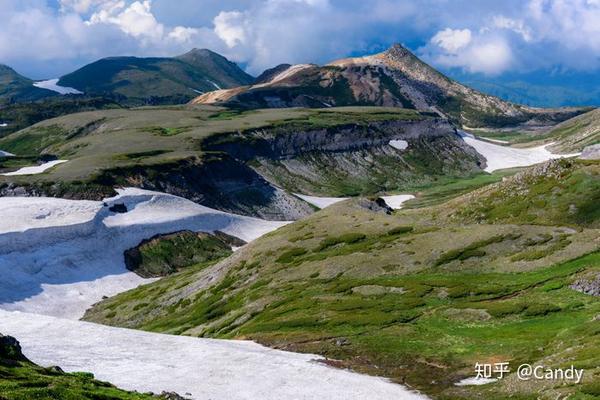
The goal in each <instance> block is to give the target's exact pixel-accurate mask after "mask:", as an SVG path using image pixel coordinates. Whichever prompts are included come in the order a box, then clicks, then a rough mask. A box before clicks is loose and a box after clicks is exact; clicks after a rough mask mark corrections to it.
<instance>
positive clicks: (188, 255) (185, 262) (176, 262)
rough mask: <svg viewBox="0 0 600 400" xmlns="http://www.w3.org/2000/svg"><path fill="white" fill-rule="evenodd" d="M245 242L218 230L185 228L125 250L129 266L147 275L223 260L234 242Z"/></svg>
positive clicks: (132, 269) (130, 268)
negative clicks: (217, 231)
mask: <svg viewBox="0 0 600 400" xmlns="http://www.w3.org/2000/svg"><path fill="white" fill-rule="evenodd" d="M234 243H235V244H237V245H241V244H243V242H241V241H240V240H238V239H236V238H233V237H231V236H228V235H225V234H224V233H218V234H217V235H211V234H207V233H194V232H190V231H183V232H177V233H172V234H169V235H160V236H157V237H155V238H152V239H149V240H145V241H143V242H142V243H141V244H140V245H139V246H137V247H134V248H132V249H129V250H127V251H126V252H125V264H126V265H127V268H128V269H129V270H131V271H134V272H135V273H137V274H138V275H140V276H142V277H144V278H153V277H159V276H165V275H169V274H173V273H175V272H177V271H180V270H181V269H183V268H186V267H189V266H191V265H194V264H199V263H206V262H209V261H215V260H219V259H221V258H224V257H227V256H229V255H231V253H232V251H231V245H232V244H234Z"/></svg>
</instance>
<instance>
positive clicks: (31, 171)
mask: <svg viewBox="0 0 600 400" xmlns="http://www.w3.org/2000/svg"><path fill="white" fill-rule="evenodd" d="M68 161H69V160H54V161H49V162H47V163H43V164H41V165H36V166H35V167H23V168H21V169H18V170H16V171H14V172H7V173H5V174H1V175H3V176H17V175H37V174H41V173H44V172H46V171H47V170H49V169H50V168H52V167H54V166H56V165H59V164H64V163H66V162H68Z"/></svg>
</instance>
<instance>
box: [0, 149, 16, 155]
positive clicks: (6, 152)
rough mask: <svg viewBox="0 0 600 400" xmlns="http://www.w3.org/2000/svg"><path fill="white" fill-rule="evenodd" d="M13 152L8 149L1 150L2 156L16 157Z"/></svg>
mask: <svg viewBox="0 0 600 400" xmlns="http://www.w3.org/2000/svg"><path fill="white" fill-rule="evenodd" d="M14 156H15V155H14V154H13V153H9V152H8V151H4V150H0V157H14Z"/></svg>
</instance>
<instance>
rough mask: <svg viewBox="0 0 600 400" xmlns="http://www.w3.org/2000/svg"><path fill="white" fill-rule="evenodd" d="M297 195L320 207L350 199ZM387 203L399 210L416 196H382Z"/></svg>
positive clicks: (296, 194)
mask: <svg viewBox="0 0 600 400" xmlns="http://www.w3.org/2000/svg"><path fill="white" fill-rule="evenodd" d="M294 195H295V196H297V197H300V198H301V199H302V200H304V201H306V202H307V203H310V204H312V205H314V206H317V207H319V208H325V207H329V206H331V205H333V204H336V203H339V202H341V201H344V200H348V199H349V197H316V196H307V195H304V194H298V193H294ZM381 198H382V199H383V200H384V201H385V203H386V204H387V205H388V206H390V207H391V208H393V209H395V210H399V209H401V208H402V203H404V202H405V201H408V200H410V199H414V198H415V196H413V195H412V194H399V195H394V196H382V197H381Z"/></svg>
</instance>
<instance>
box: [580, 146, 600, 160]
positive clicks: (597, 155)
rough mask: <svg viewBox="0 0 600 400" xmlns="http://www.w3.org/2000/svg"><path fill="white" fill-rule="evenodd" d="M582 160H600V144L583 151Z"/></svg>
mask: <svg viewBox="0 0 600 400" xmlns="http://www.w3.org/2000/svg"><path fill="white" fill-rule="evenodd" d="M580 158H581V159H583V160H600V143H599V144H593V145H591V146H588V147H586V148H585V149H583V152H582V153H581V156H580Z"/></svg>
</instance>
